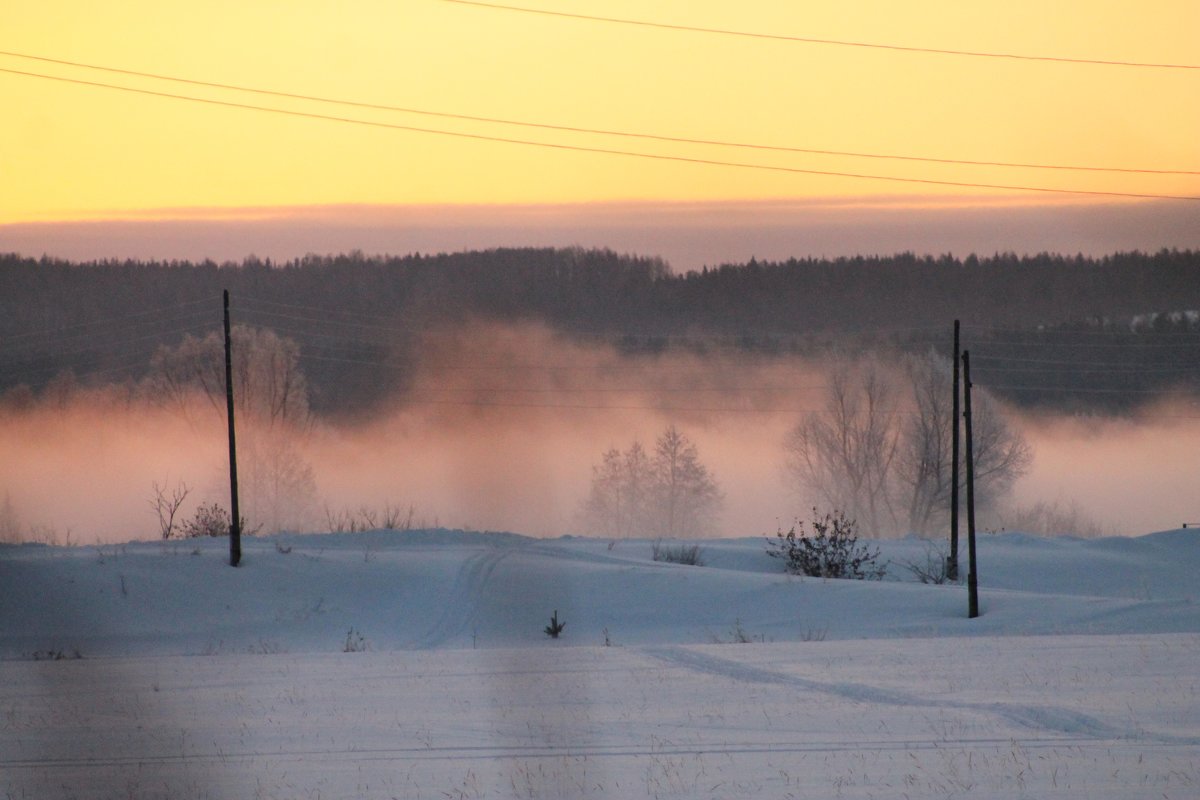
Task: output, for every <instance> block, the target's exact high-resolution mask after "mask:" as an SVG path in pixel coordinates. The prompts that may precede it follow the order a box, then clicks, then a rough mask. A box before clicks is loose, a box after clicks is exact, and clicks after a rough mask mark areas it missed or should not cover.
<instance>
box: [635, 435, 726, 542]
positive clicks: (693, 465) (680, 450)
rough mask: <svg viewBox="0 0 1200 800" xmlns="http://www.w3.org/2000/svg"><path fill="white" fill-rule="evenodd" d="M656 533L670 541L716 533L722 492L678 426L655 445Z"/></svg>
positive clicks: (660, 438) (653, 463) (654, 495)
mask: <svg viewBox="0 0 1200 800" xmlns="http://www.w3.org/2000/svg"><path fill="white" fill-rule="evenodd" d="M651 468H652V470H653V483H652V487H653V498H654V502H653V510H654V512H655V516H656V517H657V519H656V520H655V522H656V525H655V527H656V529H657V530H656V533H657V535H659V536H664V537H666V538H669V539H674V538H680V537H695V536H705V535H708V534H711V533H714V532H715V531H714V529H715V527H716V517H717V512H718V511H719V510H720V505H721V490H720V488H719V487H718V486H717V482H716V481H715V480H714V479H713V477H712V475H710V474H709V471H708V468H707V467H706V466H704V464H703V463H701V462H700V456H699V453H698V451H697V450H696V445H695V444H693V443H692V442H691V441H690V440H689V439H688V438H687V437H686V436H684V435H683V434H682V433H680V432H679V431H678V430H677V429H676V428H675V426H674V425H671V426H669V427H668V428H667V429H666V430H665V431H663V432H662V434H661V435H660V436H659V437H658V440H657V441H656V442H655V444H654V459H653V461H652V464H651Z"/></svg>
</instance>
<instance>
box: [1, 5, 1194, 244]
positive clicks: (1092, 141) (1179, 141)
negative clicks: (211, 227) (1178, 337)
mask: <svg viewBox="0 0 1200 800" xmlns="http://www.w3.org/2000/svg"><path fill="white" fill-rule="evenodd" d="M513 2H514V4H522V3H518V2H517V1H516V0H513ZM524 4H525V5H528V6H530V7H540V8H546V9H555V10H561V11H569V12H573V13H581V14H595V15H603V16H609V17H626V18H632V19H642V20H653V21H658V22H664V23H674V24H683V25H691V26H699V27H708V28H726V29H736V30H742V31H758V32H765V33H774V34H782V35H790V36H800V37H816V38H828V39H845V40H855V41H862V42H879V43H891V44H903V45H910V46H916V47H929V48H939V49H941V48H945V49H959V50H978V51H993V52H1009V53H1022V54H1034V55H1057V56H1064V57H1072V58H1094V59H1119V60H1129V61H1152V62H1158V63H1162V62H1169V63H1187V64H1198V63H1200V39H1197V36H1196V32H1197V31H1200V3H1196V2H1194V0H1178V1H1171V0H1148V1H1147V2H1137V3H1135V2H1110V1H1108V0H1069V1H1065V2H1046V0H1031V1H1030V0H1005V2H998V1H997V2H970V3H963V2H904V3H897V2H895V1H894V0H878V2H849V1H846V0H839V1H832V0H831V1H830V2H795V0H788V1H787V2H770V1H768V0H744V1H743V2H738V3H730V2H727V0H720V1H719V2H710V1H708V0H704V1H700V0H686V1H684V0H663V1H662V2H656V3H652V4H648V3H645V2H635V1H634V0H604V1H603V2H600V0H580V1H579V2H567V1H566V0H528V3H524ZM8 6H9V7H8V8H6V10H5V12H4V14H3V18H4V19H3V25H0V50H4V51H9V52H15V53H23V54H28V55H38V56H45V57H49V58H56V59H64V60H70V61H77V62H84V63H89V64H96V65H103V66H109V67H117V68H122V69H128V70H136V71H143V72H153V73H160V74H164V75H172V76H178V77H185V78H191V79H196V80H202V81H209V82H217V83H226V84H236V85H241V86H249V87H261V88H269V89H275V90H279V91H284V92H292V93H300V94H306V95H318V96H326V97H332V98H341V99H346V100H355V101H361V102H367V103H377V104H386V105H396V106H405V107H410V108H416V109H425V110H429V111H441V112H450V113H458V114H469V115H477V116H487V117H495V118H503V119H511V120H524V121H530V122H542V123H551V124H557V125H567V126H578V127H584V128H602V129H610V130H622V131H633V132H643V133H654V134H660V135H668V136H682V137H690V138H703V139H717V140H729V141H740V142H755V143H761V144H769V145H777V146H790V147H802V148H818V149H834V150H846V151H864V152H875V153H894V154H906V155H915V156H930V157H938V158H956V159H971V160H1001V161H1014V162H1039V163H1052V164H1080V165H1093V166H1123V167H1136V168H1144V169H1185V170H1200V144H1198V143H1200V70H1163V69H1144V68H1142V69H1139V68H1128V67H1126V68H1122V67H1111V66H1089V65H1079V64H1063V63H1046V62H1034V61H1014V60H1003V59H986V58H969V57H961V56H960V57H953V56H945V55H932V54H916V53H901V52H895V51H885V50H869V49H862V48H848V47H837V46H831V45H815V44H801V43H796V42H785V41H772V40H765V39H751V38H746V37H733V36H720V35H715V34H704V33H694V32H682V31H668V30H663V29H660V28H649V27H634V26H628V25H617V24H611V23H604V22H596V21H583V20H577V19H566V18H562V17H552V16H545V15H532V14H524V13H515V12H506V11H499V10H492V9H485V8H479V7H471V6H466V5H461V4H455V3H448V2H442V0H358V1H357V2H344V3H329V2H309V1H307V0H289V2H273V1H271V2H269V1H267V0H256V2H246V0H208V1H207V2H203V3H198V2H188V3H182V2H174V1H173V0H166V1H164V0H120V1H119V2H116V3H95V2H92V0H39V2H37V3H9V4H8ZM0 68H3V69H11V70H20V71H27V72H36V73H42V74H46V75H55V76H61V77H68V78H75V79H82V80H91V81H99V82H105V83H115V84H120V85H123V86H129V87H136V88H140V89H146V90H151V91H160V92H168V93H178V94H187V95H190V96H193V97H202V98H209V99H214V100H221V101H229V102H240V103H249V104H257V105H266V106H271V107H275V108H283V109H291V110H295V111H302V112H308V113H317V114H328V115H335V116H347V117H354V118H356V119H361V120H371V121H377V122H383V123H389V124H396V125H408V126H419V127H428V128H438V129H442V130H445V131H457V132H462V133H469V134H482V135H487V136H500V137H512V138H520V139H531V140H537V141H543V142H549V143H557V144H565V145H574V146H581V147H592V148H605V149H619V150H635V151H638V152H643V153H657V154H663V155H673V156H680V157H686V158H696V159H709V160H713V159H715V160H724V161H737V162H746V163H756V164H766V165H776V166H786V167H791V168H795V169H804V170H822V171H835V172H855V173H867V174H875V175H892V176H898V177H908V178H927V179H934V180H946V181H956V182H977V183H998V184H1011V185H1033V186H1047V187H1062V188H1080V189H1093V190H1099V191H1116V192H1133V193H1151V194H1171V195H1200V176H1197V175H1191V176H1153V175H1122V174H1107V173H1067V172H1046V171H1035V170H1026V169H1001V168H995V167H968V166H961V165H956V166H951V165H933V164H922V163H905V162H890V161H878V160H871V159H856V158H847V157H832V156H819V155H801V154H784V153H775V152H769V151H745V150H737V149H731V148H718V147H713V146H701V145H689V144H679V143H672V144H668V143H662V142H648V141H637V140H628V139H620V138H613V137H607V136H599V135H592V134H577V133H566V132H554V131H546V130H536V129H522V128H516V127H512V126H506V125H496V124H491V125H489V124H483V123H478V122H463V121H453V120H446V119H438V118H431V117H422V116H419V115H413V114H403V113H395V112H383V111H369V110H363V109H353V108H345V107H337V106H329V105H322V104H317V103H311V102H301V101H295V100H284V99H279V98H264V97H261V96H255V95H248V94H241V93H236V92H232V91H224V90H215V89H209V88H201V87H196V86H185V85H180V84H171V83H167V82H162V81H154V80H150V79H145V78H136V77H131V76H121V75H113V74H106V73H102V72H96V71H92V70H87V69H82V68H75V67H67V66H62V65H53V64H47V63H39V62H36V61H31V60H26V59H21V58H16V57H12V56H0ZM0 108H3V109H4V115H3V119H4V123H3V124H2V125H0V173H2V185H3V189H2V190H0V223H11V222H21V221H31V220H65V219H81V218H82V219H86V218H103V217H106V216H120V215H128V214H129V213H130V212H136V213H147V214H153V213H155V212H161V210H162V209H175V208H193V209H194V208H241V207H250V206H254V207H264V206H266V207H270V206H296V205H314V204H343V203H365V204H374V203H379V204H410V203H413V204H441V203H451V204H467V203H488V204H510V203H563V202H572V203H573V202H588V201H597V200H674V201H679V200H682V201H694V200H730V199H771V198H820V197H849V196H866V197H870V196H873V195H887V196H895V195H897V194H902V195H903V194H916V195H920V194H936V195H939V196H944V195H946V194H947V193H948V192H950V193H959V191H960V190H956V189H948V188H947V187H945V186H922V185H920V184H903V183H892V182H883V181H875V180H856V179H849V178H841V177H829V176H817V175H809V174H797V173H782V172H768V171H761V170H750V169H736V168H731V167H719V166H704V165H698V164H687V163H676V162H670V161H655V160H647V159H640V158H628V157H618V156H607V155H599V154H589V153H582V152H573V151H566V150H556V149H549V148H541V147H529V146H523V145H516V144H505V143H498V142H487V141H479V140H472V139H465V138H457V137H451V136H439V135H433V134H428V133H417V132H411V131H400V130H392V129H385V128H374V127H365V126H360V125H352V124H345V123H338V122H332V121H326V120H315V119H307V118H297V117H288V116H281V115H276V114H270V113H263V112H259V111H251V110H244V109H236V108H228V107H221V106H217V105H209V104H203V103H193V102H184V101H180V100H174V99H166V98H160V97H152V96H145V95H137V94H129V93H124V92H118V91H113V90H109V89H102V88H96V87H88V86H81V85H74V84H70V83H65V82H58V81H50V80H44V79H38V78H32V77H24V76H18V75H13V74H9V73H2V72H0ZM963 191H964V192H965V193H967V194H985V195H992V194H997V192H994V191H983V192H969V191H966V190H963ZM1031 197H1035V198H1036V197H1039V196H1038V195H1032V196H1031Z"/></svg>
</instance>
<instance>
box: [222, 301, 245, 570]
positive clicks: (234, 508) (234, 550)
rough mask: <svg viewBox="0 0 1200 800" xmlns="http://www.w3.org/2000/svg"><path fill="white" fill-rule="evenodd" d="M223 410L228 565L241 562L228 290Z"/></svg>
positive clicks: (240, 523) (240, 518) (240, 524)
mask: <svg viewBox="0 0 1200 800" xmlns="http://www.w3.org/2000/svg"><path fill="white" fill-rule="evenodd" d="M225 409H226V417H227V419H228V420H229V519H230V521H229V564H230V566H234V567H236V566H237V565H238V564H239V563H241V560H242V517H241V515H240V513H239V512H238V480H237V439H236V437H235V436H234V432H233V345H232V343H231V340H230V335H229V290H228V289H226V290H225Z"/></svg>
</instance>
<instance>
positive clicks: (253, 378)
mask: <svg viewBox="0 0 1200 800" xmlns="http://www.w3.org/2000/svg"><path fill="white" fill-rule="evenodd" d="M230 339H231V341H232V348H231V350H232V354H233V390H234V391H233V397H234V402H235V403H236V407H237V413H238V414H240V415H241V416H242V417H243V418H244V419H247V420H253V421H255V422H256V423H265V424H266V425H268V426H270V427H276V426H280V425H290V426H293V427H296V426H304V425H306V424H307V423H308V420H309V409H308V383H307V381H306V380H305V378H304V373H303V372H302V371H301V369H300V347H299V345H297V344H296V342H294V341H293V340H291V339H289V338H287V337H282V336H279V335H277V334H276V333H275V332H274V331H271V330H268V329H265V328H252V327H249V326H246V325H235V326H233V328H232V329H231V330H230ZM150 365H151V377H150V388H151V390H152V391H153V392H154V393H155V396H157V397H159V398H160V399H161V400H162V401H164V402H167V403H172V404H176V405H178V406H179V407H181V408H184V409H187V408H190V404H191V401H192V400H193V399H194V398H196V397H201V398H203V399H205V400H207V401H208V403H209V404H211V406H212V408H213V409H214V410H215V411H217V412H218V413H219V414H221V415H224V414H225V342H224V337H223V336H222V335H221V334H219V333H216V332H214V333H210V334H209V335H207V336H205V337H204V338H202V339H201V338H197V337H195V336H192V335H191V334H188V335H186V336H184V337H183V340H182V341H181V342H180V343H179V344H177V345H175V346H174V347H169V346H166V345H164V346H161V347H159V348H158V351H157V352H155V354H154V357H153V358H152V359H151V362H150Z"/></svg>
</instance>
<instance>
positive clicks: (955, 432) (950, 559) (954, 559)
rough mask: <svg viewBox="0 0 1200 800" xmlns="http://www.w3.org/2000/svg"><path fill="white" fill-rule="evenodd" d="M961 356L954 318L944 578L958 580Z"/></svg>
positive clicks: (956, 321)
mask: <svg viewBox="0 0 1200 800" xmlns="http://www.w3.org/2000/svg"><path fill="white" fill-rule="evenodd" d="M959 358H961V354H960V352H959V344H958V320H954V404H953V405H954V410H953V411H952V413H951V415H950V419H951V420H953V427H952V428H951V432H950V450H951V456H950V555H949V556H947V557H946V578H947V579H948V580H952V581H956V580H958V474H959V465H958V454H959V451H960V449H961V447H960V443H959V440H958V439H959V431H960V430H961V429H962V422H961V420H960V419H959V416H958V415H959V407H958V398H959V395H960V391H959V385H958V360H959Z"/></svg>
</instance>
